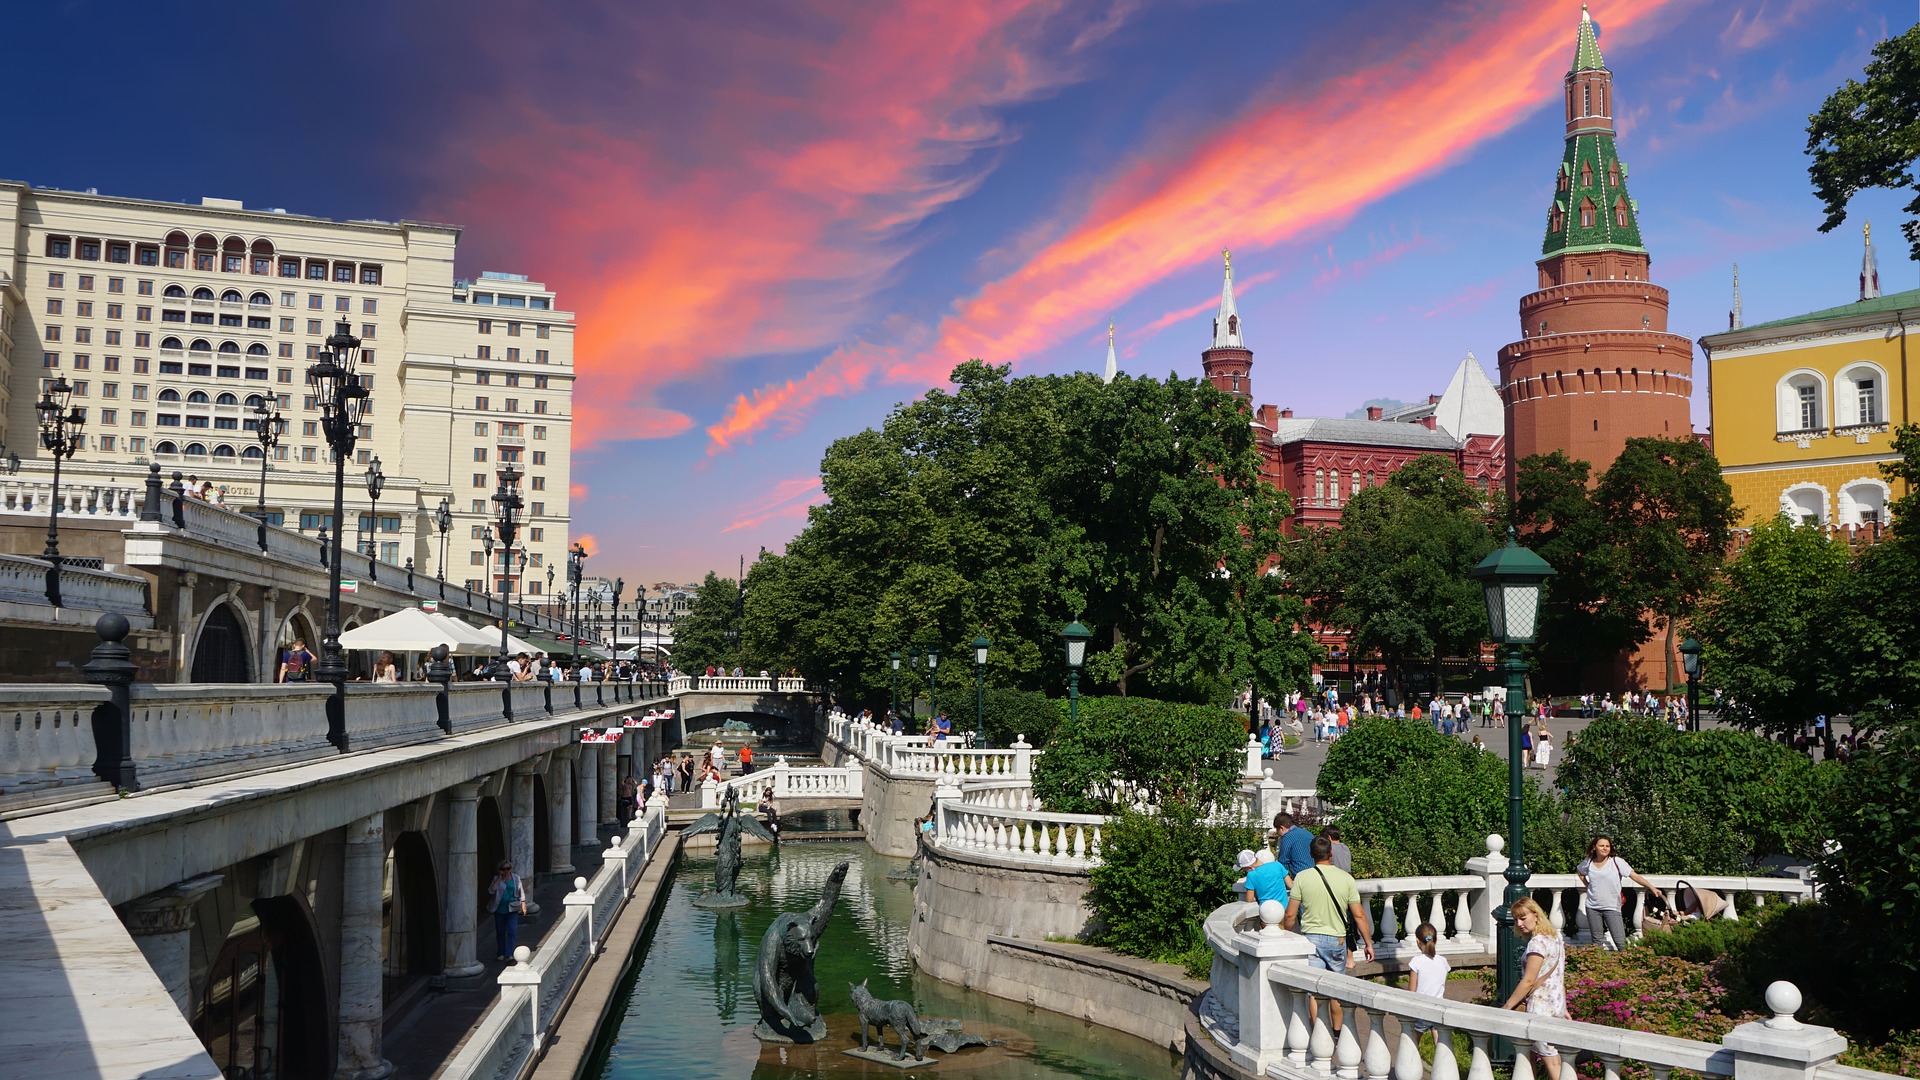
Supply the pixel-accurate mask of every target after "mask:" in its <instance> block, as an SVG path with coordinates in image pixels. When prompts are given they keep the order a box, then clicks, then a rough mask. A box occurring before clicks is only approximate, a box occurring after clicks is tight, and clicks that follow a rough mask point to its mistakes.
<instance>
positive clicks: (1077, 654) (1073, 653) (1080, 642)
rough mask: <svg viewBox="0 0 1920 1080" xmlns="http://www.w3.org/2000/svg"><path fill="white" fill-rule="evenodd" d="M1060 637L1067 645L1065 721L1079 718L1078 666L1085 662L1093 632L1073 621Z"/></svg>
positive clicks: (1061, 632) (1077, 621)
mask: <svg viewBox="0 0 1920 1080" xmlns="http://www.w3.org/2000/svg"><path fill="white" fill-rule="evenodd" d="M1060 637H1061V638H1062V639H1063V640H1065V641H1066V643H1067V719H1068V720H1078V719H1079V718H1080V665H1081V664H1084V663H1086V662H1087V642H1089V641H1091V640H1093V631H1091V630H1089V629H1087V628H1086V627H1084V626H1081V625H1080V620H1079V619H1075V620H1073V621H1072V622H1070V623H1068V624H1067V625H1066V626H1065V627H1064V628H1063V629H1061V631H1060Z"/></svg>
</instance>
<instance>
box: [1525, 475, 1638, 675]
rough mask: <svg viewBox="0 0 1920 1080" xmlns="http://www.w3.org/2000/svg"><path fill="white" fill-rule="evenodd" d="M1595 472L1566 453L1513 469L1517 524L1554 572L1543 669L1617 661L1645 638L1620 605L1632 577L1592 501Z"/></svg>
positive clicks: (1633, 614) (1545, 610)
mask: <svg viewBox="0 0 1920 1080" xmlns="http://www.w3.org/2000/svg"><path fill="white" fill-rule="evenodd" d="M1592 471H1593V467H1592V466H1591V465H1589V464H1588V463H1586V462H1584V461H1576V460H1574V459H1572V458H1569V457H1568V456H1567V455H1566V452H1565V451H1562V450H1555V451H1554V452H1553V453H1551V454H1535V455H1533V456H1532V457H1527V458H1522V459H1521V460H1520V461H1519V462H1518V463H1517V464H1516V466H1515V483H1514V505H1513V524H1514V526H1515V527H1516V528H1518V529H1519V530H1520V531H1521V533H1522V535H1523V536H1524V537H1525V542H1526V544H1527V546H1528V547H1529V548H1532V549H1533V551H1534V552H1535V553H1536V554H1538V555H1539V556H1540V557H1541V558H1543V559H1545V560H1546V561H1547V564H1548V565H1550V566H1552V567H1553V568H1554V570H1555V574H1554V576H1553V579H1552V580H1551V581H1550V582H1549V583H1548V585H1547V590H1546V595H1545V597H1544V599H1543V601H1542V604H1541V609H1540V634H1539V643H1538V644H1537V645H1536V646H1535V649H1534V655H1535V657H1536V658H1537V659H1538V660H1539V661H1540V663H1541V664H1542V666H1544V667H1547V668H1557V669H1561V670H1567V669H1574V670H1577V669H1578V667H1579V666H1580V665H1581V664H1583V663H1585V662H1587V661H1590V660H1592V659H1593V658H1594V657H1596V656H1616V655H1618V654H1620V653H1623V652H1625V651H1627V650H1628V649H1631V648H1633V647H1635V646H1636V645H1638V644H1639V643H1640V642H1642V641H1644V640H1645V639H1646V632H1647V631H1646V619H1645V617H1644V616H1643V615H1642V614H1641V612H1640V610H1639V609H1638V608H1635V607H1632V606H1631V605H1628V604H1623V603H1616V602H1614V598H1615V597H1617V596H1619V595H1621V594H1622V592H1623V591H1624V590H1623V588H1622V584H1623V582H1625V581H1626V580H1628V579H1629V578H1630V577H1631V576H1632V568H1631V567H1630V566H1629V565H1627V563H1626V560H1625V557H1624V555H1625V553H1624V552H1623V550H1622V549H1621V547H1620V545H1619V544H1617V543H1615V542H1614V531H1613V529H1612V528H1611V527H1610V523H1609V522H1608V521H1607V519H1606V517H1605V516H1604V515H1603V514H1602V513H1601V510H1600V507H1599V506H1597V505H1595V503H1594V500H1593V491H1592V484H1591V482H1590V476H1591V473H1592Z"/></svg>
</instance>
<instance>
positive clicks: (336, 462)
mask: <svg viewBox="0 0 1920 1080" xmlns="http://www.w3.org/2000/svg"><path fill="white" fill-rule="evenodd" d="M359 358H360V339H359V338H357V337H354V336H353V328H352V327H351V326H350V325H349V324H348V323H347V321H346V320H345V319H342V320H340V322H339V323H338V324H337V325H336V327H335V329H334V332H333V336H331V337H329V338H327V343H326V347H325V348H324V349H323V350H321V352H320V354H319V360H318V361H317V362H316V363H314V364H313V366H311V367H309V368H308V369H307V382H308V383H309V384H310V385H311V386H312V387H313V391H314V394H313V396H314V400H315V402H316V403H317V404H318V405H319V406H320V427H321V430H322V432H323V433H324V434H325V436H326V440H327V446H328V448H330V449H331V450H332V451H333V552H332V557H331V558H329V559H328V560H327V625H326V627H325V629H324V630H323V631H322V633H323V635H324V636H323V637H322V638H321V641H320V662H319V663H318V664H316V665H314V670H315V675H316V676H317V677H318V678H319V680H320V681H321V682H324V683H331V684H333V694H332V696H331V697H329V698H328V699H327V738H328V739H330V740H331V741H332V742H333V744H334V745H335V746H337V747H339V748H340V749H341V750H342V751H345V750H346V749H347V657H346V654H345V653H344V652H342V651H341V648H340V541H341V539H342V538H343V537H344V536H345V535H346V529H345V528H344V525H345V518H346V513H347V509H346V490H347V458H348V457H349V456H350V455H352V453H353V444H354V440H355V438H356V437H357V435H358V432H359V426H360V417H361V415H362V414H363V413H364V412H365V411H366V408H367V401H368V397H369V396H370V395H369V393H368V390H367V388H366V387H365V386H364V385H362V384H361V382H360V377H359V376H357V375H355V374H354V371H353V369H354V365H355V364H356V363H357V362H358V361H359Z"/></svg>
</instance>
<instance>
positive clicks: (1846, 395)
mask: <svg viewBox="0 0 1920 1080" xmlns="http://www.w3.org/2000/svg"><path fill="white" fill-rule="evenodd" d="M1886 422H1887V373H1886V372H1884V371H1882V370H1880V367H1879V366H1878V365H1876V364H1867V363H1860V364H1850V365H1848V366H1847V367H1845V368H1842V369H1841V370H1840V374H1839V375H1837V376H1835V377H1834V380H1833V423H1834V426H1835V427H1853V426H1856V425H1857V426H1861V427H1867V426H1873V425H1879V424H1884V423H1886Z"/></svg>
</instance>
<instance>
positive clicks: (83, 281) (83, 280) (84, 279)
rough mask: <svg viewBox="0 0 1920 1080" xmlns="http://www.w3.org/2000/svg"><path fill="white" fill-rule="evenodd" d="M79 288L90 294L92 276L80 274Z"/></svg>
mask: <svg viewBox="0 0 1920 1080" xmlns="http://www.w3.org/2000/svg"><path fill="white" fill-rule="evenodd" d="M80 287H81V288H82V289H85V290H86V291H88V292H92V291H93V275H92V274H81V275H80Z"/></svg>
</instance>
